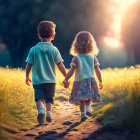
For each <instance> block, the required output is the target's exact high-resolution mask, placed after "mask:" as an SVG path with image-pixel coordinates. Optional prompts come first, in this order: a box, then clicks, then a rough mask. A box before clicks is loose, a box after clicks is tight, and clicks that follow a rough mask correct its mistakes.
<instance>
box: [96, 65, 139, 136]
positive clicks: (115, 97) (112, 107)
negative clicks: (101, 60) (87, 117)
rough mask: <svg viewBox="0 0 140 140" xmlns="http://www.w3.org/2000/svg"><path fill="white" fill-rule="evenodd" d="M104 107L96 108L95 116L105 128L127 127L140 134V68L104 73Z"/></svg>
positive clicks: (112, 70) (108, 70)
mask: <svg viewBox="0 0 140 140" xmlns="http://www.w3.org/2000/svg"><path fill="white" fill-rule="evenodd" d="M102 73H103V79H104V80H103V81H104V89H103V90H102V91H101V93H102V99H103V105H100V106H97V107H95V108H94V109H95V110H94V111H95V116H96V117H97V118H98V120H101V121H103V127H104V128H122V127H123V128H124V127H127V128H129V129H130V130H133V131H135V132H137V133H138V134H139V132H140V68H139V66H136V67H130V68H124V69H117V68H115V69H106V70H103V71H102Z"/></svg>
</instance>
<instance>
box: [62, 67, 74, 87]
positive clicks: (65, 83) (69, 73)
mask: <svg viewBox="0 0 140 140" xmlns="http://www.w3.org/2000/svg"><path fill="white" fill-rule="evenodd" d="M74 71H75V66H71V69H70V70H69V71H68V73H67V75H66V77H65V80H64V81H63V84H64V87H65V88H68V87H69V84H70V82H69V81H68V80H69V79H70V77H71V76H72V75H73V73H74Z"/></svg>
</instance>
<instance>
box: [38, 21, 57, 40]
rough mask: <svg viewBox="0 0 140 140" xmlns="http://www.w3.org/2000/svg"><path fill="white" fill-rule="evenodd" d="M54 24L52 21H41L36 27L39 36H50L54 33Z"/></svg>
mask: <svg viewBox="0 0 140 140" xmlns="http://www.w3.org/2000/svg"><path fill="white" fill-rule="evenodd" d="M55 27H56V25H55V24H54V23H53V22H52V21H41V22H40V23H39V25H38V27H37V31H38V34H39V35H40V37H41V38H50V37H52V36H53V34H54V33H55Z"/></svg>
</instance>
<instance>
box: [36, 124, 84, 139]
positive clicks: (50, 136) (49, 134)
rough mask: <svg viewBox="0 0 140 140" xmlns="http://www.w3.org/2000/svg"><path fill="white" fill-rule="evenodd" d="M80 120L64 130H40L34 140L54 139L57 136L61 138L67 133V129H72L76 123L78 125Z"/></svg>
mask: <svg viewBox="0 0 140 140" xmlns="http://www.w3.org/2000/svg"><path fill="white" fill-rule="evenodd" d="M81 123H82V122H76V123H74V124H73V125H71V126H70V127H69V128H68V129H66V131H65V132H62V133H57V132H56V131H45V132H42V134H40V135H39V136H37V137H35V140H55V139H57V138H62V137H64V136H65V135H67V134H68V132H69V131H72V129H73V128H74V127H76V126H78V125H80V124H81Z"/></svg>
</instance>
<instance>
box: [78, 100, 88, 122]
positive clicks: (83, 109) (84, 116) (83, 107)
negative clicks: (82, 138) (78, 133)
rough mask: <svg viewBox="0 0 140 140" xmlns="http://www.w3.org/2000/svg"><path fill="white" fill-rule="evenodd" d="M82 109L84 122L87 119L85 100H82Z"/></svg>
mask: <svg viewBox="0 0 140 140" xmlns="http://www.w3.org/2000/svg"><path fill="white" fill-rule="evenodd" d="M80 111H81V122H84V121H85V120H86V119H87V117H86V112H85V102H84V101H80Z"/></svg>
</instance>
